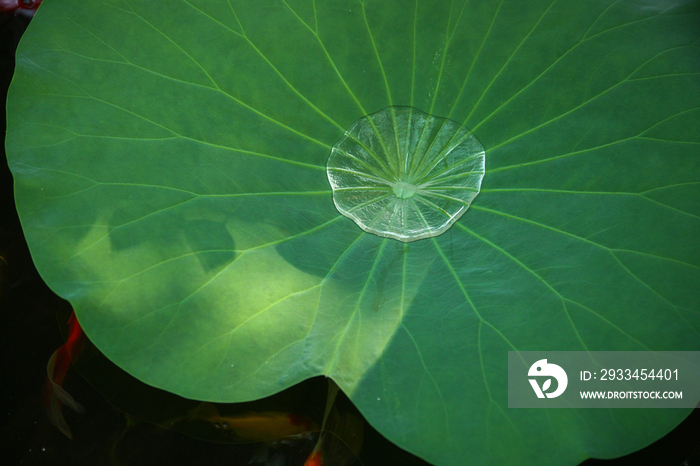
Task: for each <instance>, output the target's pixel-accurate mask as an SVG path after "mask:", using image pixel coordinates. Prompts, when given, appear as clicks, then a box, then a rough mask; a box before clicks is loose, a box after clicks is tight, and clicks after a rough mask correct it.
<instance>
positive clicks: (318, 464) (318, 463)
mask: <svg viewBox="0 0 700 466" xmlns="http://www.w3.org/2000/svg"><path fill="white" fill-rule="evenodd" d="M304 466H323V453H322V452H321V451H320V450H319V451H316V449H314V451H312V452H311V454H310V455H309V457H308V458H306V462H305V463H304Z"/></svg>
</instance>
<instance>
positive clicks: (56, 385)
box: [43, 312, 85, 439]
mask: <svg viewBox="0 0 700 466" xmlns="http://www.w3.org/2000/svg"><path fill="white" fill-rule="evenodd" d="M84 344H85V333H83V329H82V328H81V327H80V324H79V323H78V319H76V317H75V312H73V313H71V315H70V317H69V318H68V339H67V340H66V342H65V343H64V344H63V345H61V346H59V348H58V349H57V350H56V351H54V353H53V354H52V355H51V358H50V359H49V363H48V364H47V365H46V382H44V393H43V395H44V396H43V398H44V407H45V408H46V413H47V414H48V416H49V421H51V423H52V424H53V425H54V426H56V427H57V428H58V430H60V431H61V432H63V433H64V434H65V435H66V437H68V438H70V439H72V438H73V435H72V434H71V431H70V428H69V427H68V424H67V423H66V420H65V418H64V417H63V411H62V409H63V408H62V407H63V405H66V406H68V407H70V408H72V409H73V410H74V411H76V412H78V413H82V412H83V411H84V408H83V407H82V405H81V404H80V403H78V402H76V401H75V400H74V399H73V397H72V396H71V395H70V394H69V393H68V392H67V391H65V390H64V389H63V381H64V380H65V378H66V374H67V373H68V369H69V368H70V365H71V363H72V361H73V360H74V359H75V358H77V357H78V354H79V353H80V352H81V351H82V349H83V345H84Z"/></svg>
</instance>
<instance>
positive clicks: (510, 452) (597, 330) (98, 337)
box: [7, 0, 700, 465]
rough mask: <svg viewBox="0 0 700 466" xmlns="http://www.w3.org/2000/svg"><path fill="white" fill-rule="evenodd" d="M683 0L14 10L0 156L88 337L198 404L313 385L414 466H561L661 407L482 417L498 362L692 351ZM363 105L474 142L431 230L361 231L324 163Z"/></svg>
mask: <svg viewBox="0 0 700 466" xmlns="http://www.w3.org/2000/svg"><path fill="white" fill-rule="evenodd" d="M698 24H700V8H699V4H698V2H697V1H655V2H649V1H642V0H639V1H621V0H620V1H610V0H590V1H585V2H581V1H573V0H559V1H557V0H553V1H549V0H543V1H540V0H532V1H528V2H526V3H524V2H520V1H515V0H501V1H475V0H472V1H469V0H466V1H462V0H454V1H422V0H415V1H399V0H381V1H379V0H365V1H357V0H334V1H325V0H316V1H313V0H312V1H302V0H260V1H255V2H251V1H243V0H228V1H227V0H169V1H167V2H165V1H156V2H133V1H127V0H102V1H94V2H93V1H91V2H82V1H77V0H61V1H49V0H46V1H45V2H43V4H42V6H41V8H40V10H39V12H38V14H37V15H36V17H35V19H34V20H33V22H32V24H31V25H30V28H29V30H28V32H27V34H26V35H25V36H24V38H23V39H22V43H21V44H20V47H19V50H18V53H17V68H16V75H15V78H14V81H13V84H12V87H11V89H10V95H9V100H8V135H7V152H8V157H9V163H10V167H11V169H12V171H13V173H14V176H15V183H16V185H15V189H16V200H17V205H18V210H19V213H20V216H21V219H22V223H23V227H24V230H25V233H26V236H27V240H28V242H29V245H30V248H31V251H32V255H33V258H34V260H35V262H36V265H37V268H38V269H39V271H40V273H41V274H42V276H43V277H44V279H45V280H46V282H47V283H48V284H49V286H51V288H52V289H53V290H54V291H55V292H57V293H58V294H59V295H61V296H62V297H64V298H66V299H68V300H69V301H70V302H71V303H72V304H73V306H74V308H75V311H76V314H77V315H78V318H79V320H80V323H81V325H82V326H83V328H84V330H85V331H86V333H87V334H88V336H89V337H90V339H91V340H92V341H94V343H95V344H96V345H97V346H98V347H99V348H100V350H101V351H102V352H104V354H105V355H107V356H108V357H109V358H110V359H111V360H113V361H114V362H115V363H116V364H118V365H119V366H121V367H122V368H124V369H125V370H126V371H128V372H129V373H131V374H132V375H134V376H136V377H138V378H139V379H141V380H143V381H144V382H146V383H149V384H152V385H154V386H157V387H160V388H163V389H165V390H169V391H172V392H175V393H177V394H179V395H182V396H185V397H188V398H195V399H200V400H209V401H221V402H235V401H247V400H252V399H256V398H260V397H264V396H267V395H270V394H272V393H275V392H278V391H280V390H282V389H284V388H286V387H289V386H291V385H293V384H296V383H298V382H300V381H302V380H304V379H307V378H309V377H312V376H315V375H319V374H325V375H327V376H329V377H332V378H333V379H334V380H335V381H336V382H337V383H338V385H339V386H340V387H341V389H342V390H343V391H344V392H345V393H347V394H348V396H349V397H350V398H351V400H352V401H353V402H354V403H355V404H356V405H357V406H358V408H359V409H360V411H361V412H362V413H363V414H364V415H365V416H366V417H367V419H368V420H369V421H370V422H371V423H372V424H373V425H374V426H375V427H376V428H377V429H378V430H379V431H381V432H382V433H383V434H384V435H386V436H387V438H389V439H390V440H392V441H394V442H395V443H397V444H398V445H399V446H401V447H403V448H406V449H408V450H409V451H411V452H413V453H415V454H417V455H419V456H421V457H423V458H425V459H427V460H428V461H430V462H432V463H435V464H437V465H462V464H538V465H546V464H576V463H578V462H579V461H581V460H583V459H585V458H587V457H591V456H593V457H614V456H619V455H623V454H626V453H628V452H631V451H634V450H637V449H639V448H641V447H643V446H644V445H646V444H648V443H650V442H652V441H653V440H655V439H657V438H659V437H661V436H662V435H664V434H665V433H666V432H668V431H669V430H670V429H672V428H673V427H674V426H675V425H677V424H678V423H679V422H680V421H681V420H682V419H683V417H685V416H686V415H687V414H688V411H687V410H662V409H657V410H641V409H628V410H624V409H619V410H607V409H590V410H580V409H579V410H576V409H561V410H534V409H533V410H525V409H508V407H507V393H506V390H507V372H506V369H507V352H508V351H513V350H559V351H564V350H577V351H580V350H600V351H603V350H605V351H614V350H659V351H661V350H667V351H673V350H700V307H699V305H698V303H699V302H700V286H698V284H699V283H700V243H699V242H698V238H700V209H699V208H698V206H699V205H700V203H698V202H697V201H698V195H700V156H699V155H698V154H700V53H699V52H700V47H699V46H698V45H699V40H698V38H699V37H700V30H699V29H698V27H697V25H698ZM389 106H410V107H414V108H416V109H418V110H420V111H422V112H424V113H427V114H429V115H434V116H435V117H438V118H449V119H450V120H453V121H455V122H457V123H458V124H460V125H462V126H464V127H465V128H466V129H467V130H468V131H470V132H471V133H473V134H474V136H475V137H476V138H477V139H478V141H479V142H480V143H481V144H482V145H483V147H484V148H485V151H486V156H485V167H486V168H485V175H484V178H483V180H482V184H481V192H480V194H479V195H478V196H477V197H476V198H475V199H474V201H473V202H472V204H471V207H470V208H469V210H468V211H467V212H466V213H464V215H462V217H461V218H459V220H458V221H457V222H456V223H455V224H454V225H453V226H452V227H450V228H449V229H448V230H447V231H446V232H445V233H443V234H442V235H440V236H436V237H432V238H426V239H421V240H418V241H414V242H410V243H402V242H400V241H397V240H395V239H391V238H381V237H379V236H375V235H374V234H371V233H367V232H364V231H363V230H361V229H360V228H359V227H358V226H357V225H356V224H355V223H354V222H353V221H352V220H351V219H349V218H346V217H345V216H343V215H341V214H340V213H339V212H338V211H337V210H336V207H335V205H334V203H333V198H332V193H331V187H330V185H329V183H328V178H327V175H326V161H327V160H328V157H329V155H330V153H331V149H332V147H333V145H334V144H335V143H336V142H337V141H338V140H340V139H341V137H342V136H343V134H344V131H345V130H346V129H347V128H348V127H349V126H350V125H351V124H352V123H353V122H354V121H356V120H358V119H359V118H362V117H363V116H365V115H369V114H371V113H375V112H377V111H379V110H381V109H383V108H386V107H389Z"/></svg>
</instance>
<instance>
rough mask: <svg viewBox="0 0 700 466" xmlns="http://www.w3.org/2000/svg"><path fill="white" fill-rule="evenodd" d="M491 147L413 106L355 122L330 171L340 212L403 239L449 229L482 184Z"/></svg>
mask: <svg viewBox="0 0 700 466" xmlns="http://www.w3.org/2000/svg"><path fill="white" fill-rule="evenodd" d="M484 168H485V151H484V148H483V147H482V146H481V144H480V143H479V141H477V140H476V138H475V137H474V135H473V134H471V133H470V132H469V131H467V129H466V128H464V127H463V126H460V125H459V124H457V123H456V122H454V121H452V120H449V119H447V118H438V117H435V116H432V115H428V114H427V113H423V112H421V111H420V110H417V109H415V108H413V107H387V108H385V109H384V110H380V111H379V112H377V113H373V114H371V115H367V116H364V117H362V118H360V119H359V120H357V121H355V122H354V123H353V124H352V125H351V126H350V127H349V128H348V129H347V130H346V131H345V134H344V136H343V137H342V138H341V139H340V141H338V142H337V143H336V144H335V145H334V146H333V149H332V150H331V155H330V157H329V158H328V164H327V166H326V172H327V174H328V180H329V182H330V184H331V188H332V189H333V202H334V203H335V206H336V208H337V209H338V211H339V212H340V213H341V214H343V215H345V216H346V217H349V218H351V219H352V220H354V221H355V223H357V225H358V226H359V227H360V228H362V229H363V230H365V231H367V232H369V233H374V234H375V235H379V236H382V237H386V238H393V239H397V240H399V241H403V242H409V241H416V240H419V239H423V238H430V237H432V236H437V235H440V234H442V233H444V232H445V231H446V230H447V229H448V228H450V227H451V226H452V225H453V224H454V222H456V221H457V220H458V219H459V218H460V217H461V216H462V215H463V214H464V212H466V210H467V209H468V208H469V205H470V204H471V202H472V201H473V200H474V198H475V197H476V195H477V194H479V190H480V189H481V180H482V178H483V177H484Z"/></svg>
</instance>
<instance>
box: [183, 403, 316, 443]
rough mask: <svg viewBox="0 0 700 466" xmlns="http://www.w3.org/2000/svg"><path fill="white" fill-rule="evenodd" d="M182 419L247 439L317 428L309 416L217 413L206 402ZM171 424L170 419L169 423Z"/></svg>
mask: <svg viewBox="0 0 700 466" xmlns="http://www.w3.org/2000/svg"><path fill="white" fill-rule="evenodd" d="M184 420H187V421H193V420H202V421H206V422H209V423H211V424H213V425H214V427H216V428H217V429H223V430H228V431H231V432H233V433H235V434H236V435H237V436H238V437H239V438H240V439H241V440H245V441H248V442H261V441H264V440H273V439H280V438H283V437H294V436H300V435H305V434H308V433H309V432H313V431H317V430H318V425H317V424H316V423H315V422H314V421H313V420H311V419H308V418H306V417H303V416H297V415H295V414H291V413H284V412H278V411H263V412H246V413H241V414H235V415H229V416H225V415H220V414H219V412H218V411H217V409H216V406H215V405H214V404H213V403H209V402H206V401H204V402H201V403H200V404H199V405H198V406H197V407H196V408H194V409H192V410H190V411H189V412H188V415H187V416H186V417H185V419H184ZM175 422H177V421H175ZM173 423H174V422H173V421H171V422H170V425H172V424H173Z"/></svg>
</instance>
